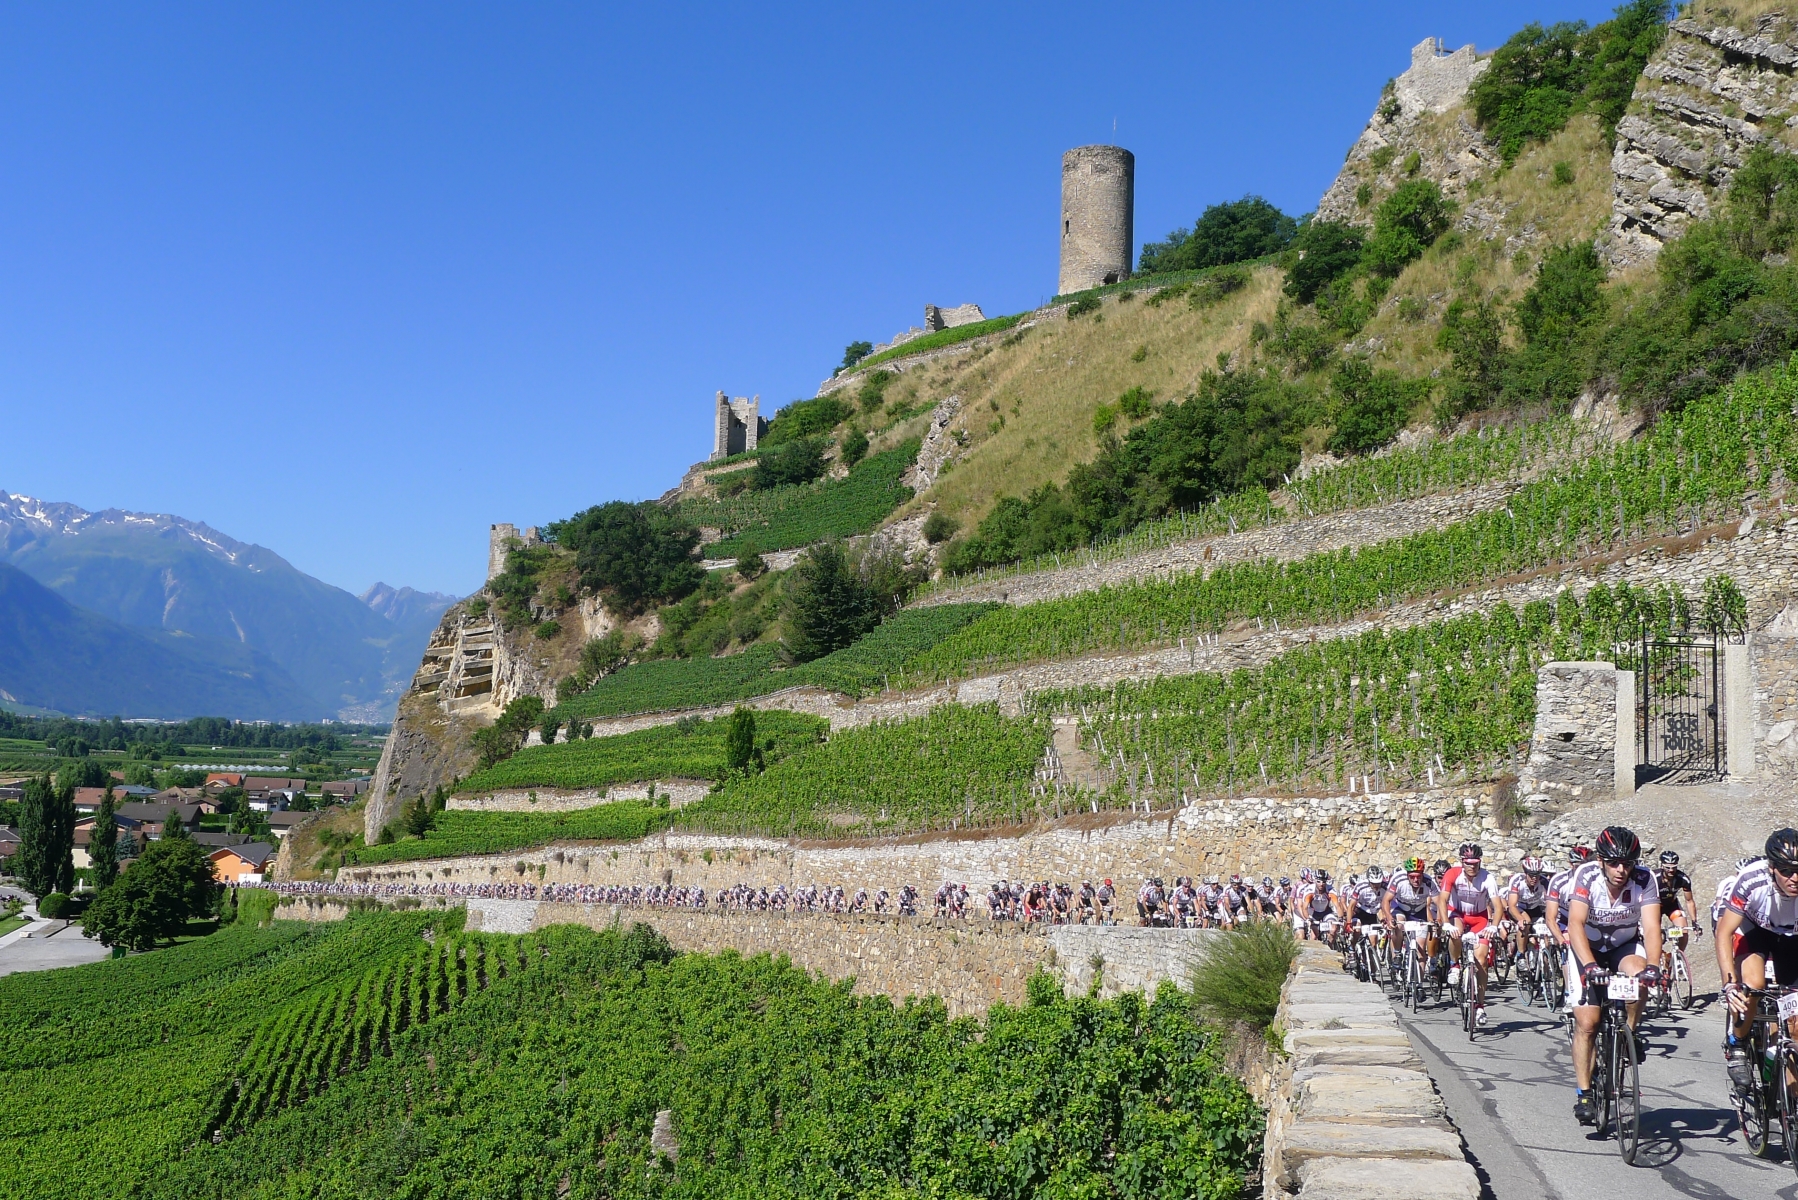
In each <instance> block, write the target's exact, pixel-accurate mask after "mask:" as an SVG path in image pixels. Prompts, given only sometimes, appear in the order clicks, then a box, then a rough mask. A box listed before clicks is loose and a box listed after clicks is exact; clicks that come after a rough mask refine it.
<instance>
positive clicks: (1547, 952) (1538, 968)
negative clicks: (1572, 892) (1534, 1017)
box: [1517, 921, 1567, 1012]
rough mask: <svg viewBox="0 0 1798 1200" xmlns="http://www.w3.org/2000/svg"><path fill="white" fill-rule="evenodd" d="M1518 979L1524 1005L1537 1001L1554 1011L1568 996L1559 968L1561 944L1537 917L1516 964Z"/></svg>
mask: <svg viewBox="0 0 1798 1200" xmlns="http://www.w3.org/2000/svg"><path fill="white" fill-rule="evenodd" d="M1517 982H1518V985H1519V990H1520V991H1521V992H1522V993H1523V1003H1524V1007H1526V1008H1527V1007H1529V1006H1530V1005H1532V1004H1540V1005H1542V1007H1543V1008H1545V1009H1547V1010H1548V1011H1550V1012H1554V1011H1556V1010H1558V1009H1559V1008H1560V1007H1561V1003H1562V1001H1563V1000H1565V999H1566V997H1567V978H1566V976H1565V975H1564V974H1563V973H1562V970H1561V948H1560V946H1558V945H1557V944H1556V943H1555V940H1554V938H1553V937H1552V936H1551V935H1550V934H1549V932H1548V926H1546V925H1544V924H1543V923H1542V922H1540V921H1538V922H1536V927H1535V928H1534V929H1532V930H1531V931H1530V936H1529V941H1528V942H1526V943H1525V945H1524V951H1523V957H1522V958H1521V959H1520V960H1519V961H1518V964H1517Z"/></svg>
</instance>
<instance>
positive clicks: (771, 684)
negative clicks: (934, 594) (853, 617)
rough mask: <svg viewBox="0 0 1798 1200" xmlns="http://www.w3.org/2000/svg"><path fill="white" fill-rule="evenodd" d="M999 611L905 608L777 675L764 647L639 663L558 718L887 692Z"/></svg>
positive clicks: (770, 649) (565, 707) (771, 652)
mask: <svg viewBox="0 0 1798 1200" xmlns="http://www.w3.org/2000/svg"><path fill="white" fill-rule="evenodd" d="M994 607H995V606H994V605H991V604H939V605H935V606H932V607H930V608H919V609H907V610H905V611H904V612H901V613H899V614H897V615H896V616H894V617H892V618H890V619H889V620H887V622H886V623H885V624H883V625H881V626H879V627H877V628H876V629H875V630H874V631H873V632H872V633H870V634H868V635H867V636H866V637H864V638H862V639H861V640H860V641H859V642H856V643H855V644H854V645H853V646H848V647H845V648H844V649H842V650H838V651H837V652H836V653H834V654H828V655H826V656H825V657H823V658H820V659H818V660H816V661H815V662H809V663H805V664H803V665H801V666H797V667H793V668H790V669H787V670H781V669H779V661H780V658H779V651H778V650H777V649H776V648H775V647H774V646H772V645H769V644H766V643H764V644H761V645H756V646H751V647H750V648H749V649H748V650H745V651H744V652H743V653H741V654H732V655H729V656H727V657H724V658H680V659H659V660H656V661H652V662H645V663H637V664H635V665H633V666H629V667H626V668H624V670H622V671H618V672H616V673H614V674H611V675H608V676H606V677H605V678H604V679H601V680H600V681H599V682H598V683H596V684H594V685H593V687H592V688H591V689H589V690H588V691H586V692H583V693H582V694H581V695H578V696H572V697H570V698H569V699H568V700H566V701H564V702H563V703H562V704H561V705H560V706H559V707H558V708H557V709H556V712H555V715H556V716H559V717H561V718H562V719H563V720H573V719H592V718H594V717H613V716H622V715H625V714H629V713H639V712H664V711H670V710H674V709H682V708H710V707H712V706H714V705H719V704H729V703H731V702H732V701H735V700H747V699H750V698H751V697H754V696H766V695H768V694H769V693H770V692H778V691H780V690H781V689H783V688H790V687H802V686H807V685H810V686H816V687H823V688H830V689H832V690H835V691H839V692H844V693H846V694H848V695H851V696H862V695H866V694H868V693H869V692H873V691H878V690H880V689H881V688H883V687H885V686H886V681H887V678H888V676H890V675H896V674H897V673H898V671H899V669H900V668H901V667H902V666H903V665H904V664H905V663H907V662H910V661H911V660H912V659H913V658H915V657H916V656H917V655H919V654H921V653H923V652H924V651H925V650H927V649H929V648H930V647H931V646H933V645H935V644H936V643H938V642H940V641H942V640H943V639H944V638H946V637H949V636H950V635H951V634H953V633H954V632H955V631H956V630H958V629H960V628H962V627H963V626H964V625H966V624H967V623H968V622H970V621H972V620H975V619H976V618H978V617H980V616H981V615H983V614H984V613H987V612H990V611H991V610H992V609H993V608H994Z"/></svg>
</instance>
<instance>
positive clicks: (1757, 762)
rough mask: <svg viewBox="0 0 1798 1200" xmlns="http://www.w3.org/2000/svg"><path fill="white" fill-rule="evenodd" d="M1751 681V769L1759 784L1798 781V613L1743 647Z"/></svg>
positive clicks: (1787, 611) (1785, 614)
mask: <svg viewBox="0 0 1798 1200" xmlns="http://www.w3.org/2000/svg"><path fill="white" fill-rule="evenodd" d="M1748 652H1749V660H1750V662H1751V664H1752V672H1753V677H1754V714H1755V723H1754V767H1755V773H1756V774H1758V775H1760V776H1762V777H1763V778H1773V779H1792V778H1798V608H1787V609H1785V610H1784V611H1783V612H1781V613H1780V614H1779V615H1778V616H1777V617H1775V618H1774V619H1773V620H1772V621H1771V622H1770V623H1769V624H1768V625H1767V627H1766V628H1765V629H1763V630H1761V631H1760V632H1758V633H1756V634H1755V635H1754V636H1753V637H1751V638H1750V639H1749V641H1748Z"/></svg>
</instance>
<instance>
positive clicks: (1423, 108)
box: [1317, 38, 1500, 225]
mask: <svg viewBox="0 0 1798 1200" xmlns="http://www.w3.org/2000/svg"><path fill="white" fill-rule="evenodd" d="M1489 61H1490V60H1488V59H1483V58H1480V57H1479V56H1478V55H1476V54H1475V53H1474V49H1473V47H1472V46H1462V47H1461V48H1460V49H1459V50H1456V51H1455V52H1454V53H1452V54H1445V53H1443V51H1442V42H1441V39H1439V38H1425V39H1424V40H1423V41H1421V42H1419V43H1418V44H1417V45H1416V46H1415V47H1413V48H1412V50H1411V66H1410V69H1409V70H1407V71H1406V72H1405V73H1404V74H1403V75H1400V76H1398V77H1397V78H1396V79H1394V80H1393V81H1392V82H1391V83H1389V84H1387V85H1386V90H1385V91H1384V92H1382V93H1381V94H1380V103H1379V107H1378V108H1376V109H1375V110H1374V115H1373V116H1372V118H1370V119H1369V120H1368V122H1367V128H1365V129H1363V130H1362V131H1361V136H1360V137H1359V138H1358V139H1356V141H1355V144H1354V145H1353V146H1352V147H1350V148H1349V152H1348V159H1347V160H1346V161H1345V162H1344V163H1343V164H1342V170H1341V171H1340V172H1339V173H1338V174H1337V176H1336V181H1335V182H1334V183H1332V184H1331V185H1330V189H1329V191H1327V192H1325V193H1324V195H1323V199H1322V200H1319V201H1318V202H1317V218H1318V220H1320V221H1347V222H1349V223H1350V224H1354V225H1368V224H1371V223H1372V222H1373V212H1374V209H1375V208H1376V207H1378V205H1379V202H1380V200H1381V199H1383V198H1384V197H1385V196H1386V194H1387V193H1389V192H1391V191H1392V190H1393V189H1394V188H1396V187H1398V185H1399V184H1401V183H1403V182H1405V180H1407V179H1409V178H1412V177H1414V176H1415V177H1421V178H1424V179H1431V180H1434V181H1435V182H1436V184H1437V186H1439V187H1440V188H1441V189H1442V193H1443V195H1445V196H1447V197H1448V198H1449V199H1451V200H1454V201H1456V202H1459V201H1462V200H1464V199H1466V197H1467V185H1468V184H1469V183H1471V182H1472V181H1473V180H1475V179H1477V178H1480V177H1482V176H1484V175H1485V174H1487V173H1489V172H1490V171H1492V170H1494V169H1495V168H1497V166H1498V165H1499V163H1500V159H1499V156H1498V152H1497V151H1496V150H1494V149H1493V148H1492V147H1491V146H1489V145H1488V144H1487V143H1486V139H1485V137H1484V136H1483V135H1482V134H1481V133H1480V131H1479V130H1478V129H1475V128H1474V125H1473V120H1472V118H1471V116H1470V115H1469V114H1468V112H1467V111H1466V107H1465V105H1464V104H1463V101H1464V99H1465V98H1466V95H1467V89H1468V88H1469V87H1471V86H1472V85H1473V81H1474V80H1476V79H1478V78H1479V77H1480V76H1481V75H1482V74H1483V73H1484V72H1485V70H1486V67H1487V65H1488V63H1489ZM1412 155H1416V156H1417V157H1416V159H1415V161H1414V162H1413V160H1412V157H1411V156H1412ZM1363 187H1365V188H1366V189H1367V190H1366V192H1365V193H1363V192H1362V188H1363Z"/></svg>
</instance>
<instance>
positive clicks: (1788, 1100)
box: [1773, 1041, 1798, 1171]
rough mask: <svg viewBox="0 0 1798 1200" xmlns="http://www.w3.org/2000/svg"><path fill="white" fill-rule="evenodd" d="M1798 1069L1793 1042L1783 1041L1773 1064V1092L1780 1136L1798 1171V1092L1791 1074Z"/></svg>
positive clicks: (1787, 1157)
mask: <svg viewBox="0 0 1798 1200" xmlns="http://www.w3.org/2000/svg"><path fill="white" fill-rule="evenodd" d="M1794 1067H1798V1061H1794V1054H1793V1047H1792V1043H1791V1042H1785V1041H1782V1042H1781V1043H1780V1047H1779V1055H1778V1057H1777V1058H1775V1059H1774V1062H1773V1090H1774V1093H1775V1095H1777V1096H1778V1098H1779V1103H1778V1113H1779V1135H1780V1139H1779V1140H1780V1142H1781V1143H1782V1144H1783V1145H1784V1146H1785V1151H1786V1161H1787V1162H1789V1163H1791V1164H1792V1169H1793V1170H1795V1171H1798V1091H1794V1090H1793V1087H1792V1081H1791V1078H1790V1073H1791V1071H1792V1070H1793V1068H1794Z"/></svg>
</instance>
